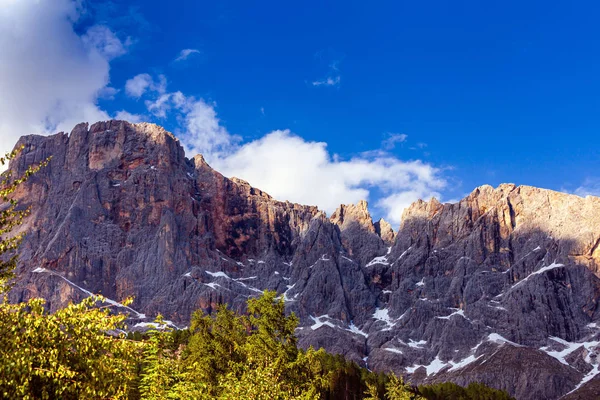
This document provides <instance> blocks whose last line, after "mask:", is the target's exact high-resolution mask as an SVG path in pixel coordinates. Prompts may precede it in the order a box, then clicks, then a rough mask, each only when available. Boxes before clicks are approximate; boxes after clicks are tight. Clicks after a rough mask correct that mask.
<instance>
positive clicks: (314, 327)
mask: <svg viewBox="0 0 600 400" xmlns="http://www.w3.org/2000/svg"><path fill="white" fill-rule="evenodd" d="M310 318H311V319H312V320H313V321H314V324H313V325H311V326H310V329H312V330H313V331H316V330H317V329H319V328H321V327H323V326H329V327H330V328H335V325H333V324H332V323H331V322H329V321H324V320H322V319H323V318H327V319H329V318H330V317H329V315H321V316H320V317H313V316H312V315H311V316H310Z"/></svg>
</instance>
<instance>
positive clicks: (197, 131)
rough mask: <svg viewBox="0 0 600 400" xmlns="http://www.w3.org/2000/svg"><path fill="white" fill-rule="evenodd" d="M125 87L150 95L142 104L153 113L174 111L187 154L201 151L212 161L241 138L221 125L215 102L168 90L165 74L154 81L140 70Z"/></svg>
mask: <svg viewBox="0 0 600 400" xmlns="http://www.w3.org/2000/svg"><path fill="white" fill-rule="evenodd" d="M126 90H127V91H128V92H129V93H131V94H132V95H134V94H138V93H139V94H140V96H141V95H143V94H146V95H147V97H150V98H148V99H146V100H145V101H144V104H145V105H146V108H147V109H148V111H149V112H150V113H151V114H152V115H153V116H154V117H157V118H159V119H164V118H167V115H168V114H170V113H173V114H175V116H176V118H177V121H178V126H179V127H178V128H177V129H176V130H175V133H176V134H177V135H178V136H180V139H181V143H182V144H183V146H184V149H185V152H186V154H187V155H188V156H190V157H191V156H194V155H196V154H203V155H204V156H205V158H206V160H207V161H208V162H211V161H213V160H215V159H217V158H219V157H223V156H225V155H226V154H230V153H231V152H232V151H233V150H234V149H235V148H236V146H237V144H238V143H239V142H240V141H241V138H240V137H239V136H236V135H231V134H230V133H229V132H227V130H226V129H225V128H224V127H223V126H221V124H220V120H219V118H218V117H217V112H216V111H215V106H216V104H215V103H207V102H206V101H205V100H204V99H196V98H195V97H192V96H186V95H184V94H183V93H181V92H180V91H176V92H167V91H166V78H165V77H164V76H160V83H158V84H157V83H156V82H155V81H154V80H153V79H152V77H151V76H150V75H148V74H139V75H137V76H135V77H134V78H132V79H130V80H128V81H127V84H126Z"/></svg>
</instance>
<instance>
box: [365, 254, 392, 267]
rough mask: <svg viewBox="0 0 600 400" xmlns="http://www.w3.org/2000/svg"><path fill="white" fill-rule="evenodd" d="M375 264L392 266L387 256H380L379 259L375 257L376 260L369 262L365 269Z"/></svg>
mask: <svg viewBox="0 0 600 400" xmlns="http://www.w3.org/2000/svg"><path fill="white" fill-rule="evenodd" d="M375 264H381V265H390V263H389V262H388V260H387V257H386V256H379V257H375V258H374V259H372V260H371V261H369V263H368V264H367V265H365V268H367V267H370V266H371V265H375Z"/></svg>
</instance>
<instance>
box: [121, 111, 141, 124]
mask: <svg viewBox="0 0 600 400" xmlns="http://www.w3.org/2000/svg"><path fill="white" fill-rule="evenodd" d="M115 119H119V120H123V121H129V122H131V123H134V124H136V123H138V122H144V121H146V118H145V117H144V116H143V115H140V114H132V113H130V112H128V111H125V110H121V111H117V113H116V114H115Z"/></svg>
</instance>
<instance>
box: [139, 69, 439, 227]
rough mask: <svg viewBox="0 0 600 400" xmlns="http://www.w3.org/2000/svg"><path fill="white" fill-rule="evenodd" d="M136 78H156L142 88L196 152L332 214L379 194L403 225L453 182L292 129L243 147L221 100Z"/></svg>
mask: <svg viewBox="0 0 600 400" xmlns="http://www.w3.org/2000/svg"><path fill="white" fill-rule="evenodd" d="M140 77H143V79H142V78H140ZM136 78H138V79H140V81H142V82H144V83H148V84H147V85H145V86H144V90H143V91H141V93H144V94H145V96H146V100H145V104H146V107H147V109H148V111H149V112H150V113H151V114H152V115H153V116H155V117H157V118H160V119H164V118H167V117H168V116H172V115H174V116H175V117H176V120H177V121H178V127H177V129H175V134H176V135H177V137H178V138H179V139H180V141H181V143H182V144H183V146H184V148H185V151H186V154H187V156H188V157H192V156H194V155H196V154H202V155H203V156H204V158H205V159H206V160H207V161H208V163H209V164H211V165H212V167H213V168H215V169H216V170H217V171H219V172H221V173H223V174H224V175H225V176H229V177H232V176H236V177H238V178H241V179H244V180H246V181H248V182H250V184H251V185H253V186H255V187H257V188H260V189H261V190H265V191H266V192H268V193H269V194H271V195H272V196H274V197H275V198H277V199H280V200H289V201H292V202H296V203H301V204H310V205H316V206H318V207H319V208H321V209H323V210H325V211H327V212H328V213H331V212H333V211H334V210H335V209H336V208H337V207H338V206H339V205H340V204H348V203H356V202H358V201H359V200H368V199H369V198H370V197H372V196H373V195H374V192H377V194H378V195H379V200H378V201H377V202H376V203H375V204H373V206H374V207H375V208H378V209H379V210H380V211H381V212H382V213H384V214H385V216H386V219H388V220H389V221H391V222H393V223H396V224H397V223H399V222H400V219H401V216H402V211H403V209H404V208H405V207H406V206H408V205H409V204H410V203H411V202H413V201H415V200H417V199H419V198H426V199H428V198H429V197H431V196H436V197H438V198H439V197H440V196H439V193H438V191H439V190H441V189H443V188H444V187H445V185H446V181H445V180H444V179H443V178H442V177H441V172H440V170H438V169H437V168H435V167H433V166H431V165H430V164H426V163H424V162H422V161H418V160H417V161H403V160H400V159H398V158H396V157H393V156H392V155H390V154H389V153H388V152H386V151H384V150H381V149H377V150H373V151H368V152H363V153H361V154H360V155H358V156H357V157H354V158H352V159H350V160H342V159H340V157H339V156H337V155H335V154H334V155H332V154H330V153H329V151H328V150H327V144H326V143H324V142H308V141H306V140H304V139H303V138H301V137H299V136H297V135H294V134H293V133H292V132H290V131H289V130H278V131H273V132H271V133H269V134H267V135H265V136H264V137H262V138H260V139H258V140H254V141H251V142H248V143H245V144H242V145H241V144H240V143H241V138H240V137H239V136H236V135H232V134H231V133H229V132H228V131H227V129H226V128H225V127H224V126H222V124H221V121H220V120H219V118H218V116H217V112H216V109H215V107H216V104H215V103H209V102H206V101H205V100H203V99H196V98H194V97H191V96H186V95H184V94H183V93H182V92H179V91H176V92H167V91H165V90H164V89H165V87H162V88H161V89H160V90H157V87H156V85H153V83H152V82H153V80H152V78H151V77H150V76H149V75H146V74H141V75H137V77H136ZM134 79H135V78H134ZM130 81H132V80H130ZM388 136H389V137H388V139H387V141H388V143H387V145H388V146H391V145H394V144H395V143H398V142H401V141H403V140H406V135H402V134H390V135H388Z"/></svg>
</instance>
